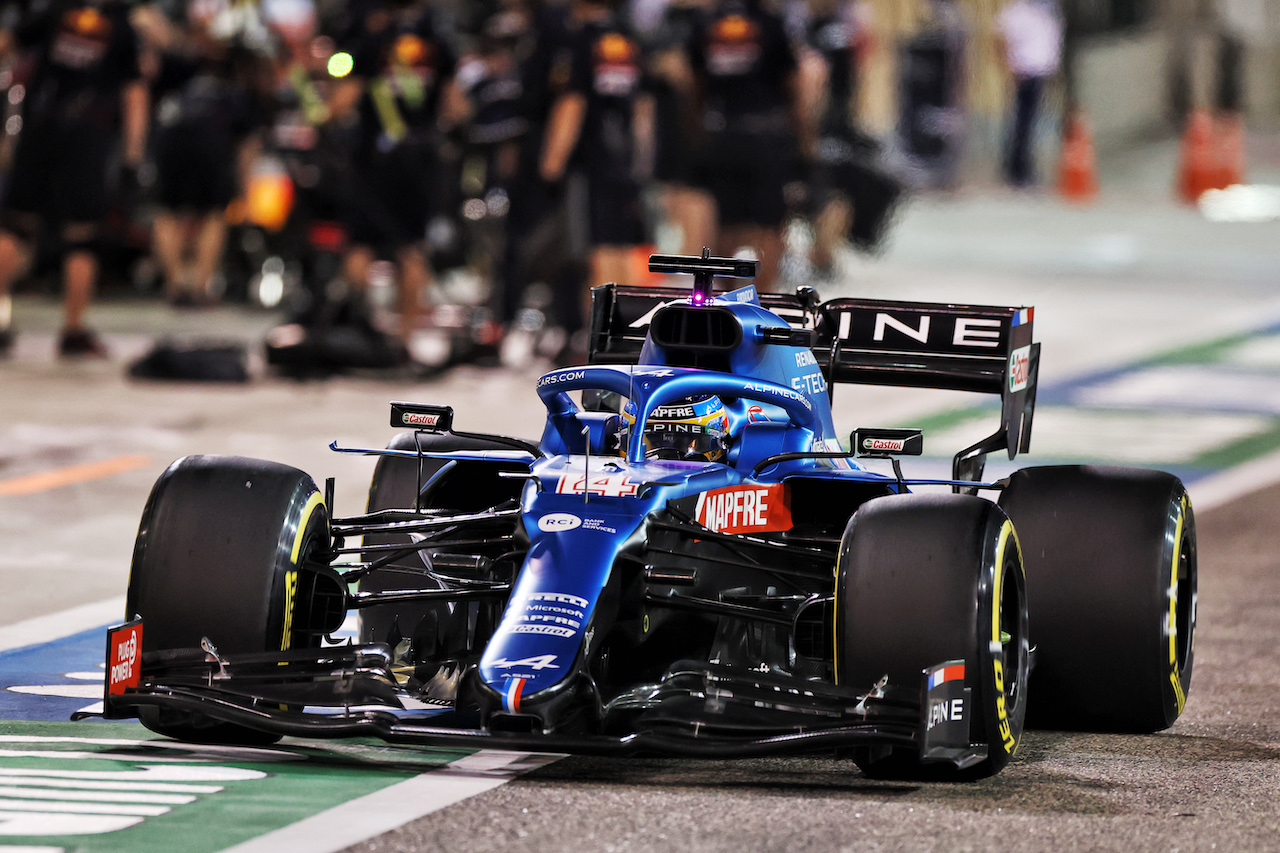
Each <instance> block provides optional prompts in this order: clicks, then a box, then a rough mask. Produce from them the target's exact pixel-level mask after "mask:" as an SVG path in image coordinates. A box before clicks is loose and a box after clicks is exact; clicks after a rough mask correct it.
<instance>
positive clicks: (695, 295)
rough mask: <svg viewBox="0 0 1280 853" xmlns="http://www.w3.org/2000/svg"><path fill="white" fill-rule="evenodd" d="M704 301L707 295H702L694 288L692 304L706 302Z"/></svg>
mask: <svg viewBox="0 0 1280 853" xmlns="http://www.w3.org/2000/svg"><path fill="white" fill-rule="evenodd" d="M706 301H707V297H706V296H704V295H703V294H701V293H699V292H698V291H696V290H695V291H694V292H693V304H694V305H701V304H702V303H704V302H706Z"/></svg>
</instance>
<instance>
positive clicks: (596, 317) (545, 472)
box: [104, 252, 1196, 779]
mask: <svg viewBox="0 0 1280 853" xmlns="http://www.w3.org/2000/svg"><path fill="white" fill-rule="evenodd" d="M651 268H652V269H654V270H656V271H659V272H665V273H677V274H678V273H687V274H692V275H693V276H694V284H693V287H692V289H682V288H676V287H661V288H643V289H640V288H635V289H631V288H625V287H618V286H616V285H604V286H602V287H599V288H596V289H595V291H594V294H593V298H594V303H593V312H592V313H593V317H592V330H591V332H592V343H591V352H590V357H589V362H590V363H589V364H587V365H585V366H582V367H573V368H568V369H563V370H555V371H552V372H550V373H547V374H546V375H544V376H542V377H541V378H540V379H539V380H538V382H537V388H536V392H537V394H538V396H539V397H540V398H541V401H542V402H543V403H544V404H545V405H546V409H547V418H546V426H545V429H544V431H543V433H542V437H541V439H540V440H539V441H537V442H536V443H534V442H526V441H522V440H519V439H514V438H508V437H503V436H497V435H483V434H475V433H470V432H461V431H458V430H455V429H454V428H453V420H454V418H453V410H452V409H450V408H448V407H445V406H439V405H426V404H417V403H392V404H391V423H392V425H393V426H396V427H400V428H408V430H407V431H404V432H401V433H400V434H399V435H398V436H397V437H396V438H395V439H394V440H392V442H391V443H390V445H389V447H387V448H386V449H371V450H361V449H357V448H338V447H336V446H335V447H334V449H335V450H339V451H341V452H357V453H366V454H374V455H376V456H378V457H379V458H378V460H377V462H376V468H375V471H374V474H373V481H372V485H371V488H370V491H369V499H368V507H367V511H366V512H365V513H363V514H361V515H355V516H350V517H344V518H337V517H331V516H330V513H329V507H330V506H331V505H332V494H333V483H332V481H331V480H330V481H328V482H327V484H326V487H325V489H323V490H322V489H320V488H318V487H317V485H316V484H315V483H314V482H313V480H312V478H311V477H309V476H308V475H307V474H305V473H303V472H302V471H299V470H296V469H293V468H289V467H285V466H283V465H279V464H275V463H271V462H264V461H258V460H251V459H243V458H237V457H225V456H192V457H187V458H184V459H180V460H178V461H177V462H175V463H173V465H172V466H171V467H170V468H169V469H168V470H167V471H165V472H164V474H163V475H162V476H161V477H160V479H159V481H158V482H157V483H156V485H155V487H154V489H153V491H152V493H151V496H150V498H149V500H148V502H147V505H146V508H145V511H144V513H143V517H142V521H141V526H140V528H139V531H138V538H137V544H136V549H135V551H134V556H133V567H132V576H131V578H130V582H129V590H128V612H127V614H126V618H127V619H128V621H127V622H126V623H124V624H122V625H120V626H117V627H115V628H112V629H111V630H110V632H109V639H108V647H107V654H108V661H107V667H108V674H109V678H108V684H107V690H106V702H105V711H104V715H105V716H106V717H108V718H128V717H138V718H140V719H141V720H142V722H143V723H144V724H145V725H146V726H147V727H149V728H150V729H152V730H154V731H156V732H159V733H162V734H165V735H171V736H173V737H176V738H180V739H187V740H196V741H214V742H219V741H221V742H254V741H258V742H262V741H270V740H273V739H275V738H278V737H280V736H283V735H301V736H318V737H346V736H355V735H373V736H377V737H381V738H384V739H385V740H387V741H390V742H394V743H402V744H421V745H454V746H457V745H463V746H478V747H486V746H487V747H501V748H504V749H525V750H537V751H544V752H576V753H593V754H635V753H646V754H655V753H656V754H672V755H682V756H754V755H761V754H767V753H794V752H801V751H831V750H837V751H839V753H840V754H843V755H847V756H850V757H851V758H852V760H853V761H854V762H856V763H857V766H858V767H860V768H861V769H862V770H863V771H864V772H866V773H868V774H871V775H875V776H891V777H911V778H939V779H962V778H976V777H981V776H986V775H990V774H993V773H996V772H998V771H999V770H1000V769H1001V768H1002V767H1004V766H1005V765H1006V764H1007V763H1008V762H1009V760H1010V759H1011V758H1012V757H1013V755H1014V754H1015V752H1016V751H1017V748H1018V743H1019V739H1020V737H1021V735H1022V732H1023V729H1024V726H1025V725H1027V724H1028V722H1029V721H1030V722H1031V723H1034V724H1037V725H1041V726H1046V727H1058V728H1069V729H1086V730H1106V731H1133V732H1151V731H1155V730H1159V729H1163V728H1165V727H1168V726H1170V725H1172V723H1173V722H1174V721H1175V720H1176V719H1177V717H1178V715H1179V713H1181V711H1182V709H1183V705H1184V703H1185V701H1186V691H1187V685H1188V683H1189V680H1190V677H1191V668H1192V637H1193V633H1194V629H1195V610H1196V536H1195V522H1194V517H1193V515H1192V510H1191V505H1190V503H1189V501H1188V498H1187V493H1186V491H1185V489H1184V488H1183V486H1182V484H1181V483H1180V482H1179V481H1178V479H1177V478H1175V477H1173V476H1171V475H1169V474H1165V473H1160V472H1155V471H1147V470H1133V469H1120V468H1092V467H1078V466H1060V467H1040V468H1028V469H1022V470H1018V471H1016V472H1015V473H1014V474H1012V475H1011V476H1009V477H1008V478H1006V479H1003V480H1001V481H1000V482H984V481H983V480H982V475H983V471H984V463H985V460H986V457H987V455H988V454H989V453H992V452H995V451H999V450H1004V451H1007V452H1008V455H1009V458H1010V459H1012V458H1013V457H1014V456H1015V454H1016V453H1018V452H1025V451H1026V450H1027V449H1028V446H1029V442H1030V436H1031V425H1032V413H1033V409H1034V402H1035V389H1036V377H1037V371H1038V366H1039V345H1038V344H1037V343H1035V342H1033V340H1032V321H1033V312H1032V309H1030V308H998V307H984V306H973V305H945V304H926V303H915V302H893V301H868V300H859V299H836V300H832V301H828V302H825V303H820V302H819V301H818V299H817V298H816V295H815V294H814V293H813V292H812V291H811V290H806V289H801V290H800V291H799V292H798V293H797V294H795V295H761V294H758V293H757V292H756V291H755V289H754V288H753V287H751V286H746V287H742V288H740V289H737V290H732V291H729V292H717V291H716V290H715V289H714V286H713V279H714V278H715V277H722V278H728V277H739V278H743V277H750V276H752V275H754V272H755V264H754V262H751V261H740V260H734V259H728V258H713V257H707V256H706V253H705V252H704V256H703V257H701V258H697V257H678V256H654V257H653V258H652V259H651ZM849 382H852V383H871V384H890V385H901V386H914V387H921V388H952V389H963V390H967V391H973V392H985V393H990V394H993V395H998V396H999V398H1000V400H1001V408H1000V411H1001V423H1000V426H999V428H998V429H997V430H996V431H995V432H994V433H993V434H992V435H990V436H989V437H988V438H986V439H984V440H983V441H980V442H978V443H976V444H974V445H973V446H971V447H968V448H965V449H963V450H961V451H960V452H959V453H958V454H956V456H955V458H954V462H953V466H952V472H951V477H950V478H949V479H918V478H917V479H913V478H909V477H907V476H905V475H904V473H903V470H902V462H901V459H900V457H902V456H911V455H913V454H920V453H921V450H922V442H923V436H922V433H921V432H920V431H919V430H911V429H900V428H898V429H890V428H879V427H877V428H860V429H855V430H853V431H852V435H851V439H850V443H849V444H848V445H845V444H844V443H843V442H842V441H841V435H840V434H839V433H838V432H837V431H836V427H835V425H834V423H833V422H832V414H831V395H832V393H833V388H834V387H835V384H836V383H849ZM866 458H872V459H878V460H880V461H877V462H875V463H874V464H872V463H867V462H865V461H860V460H865V459H866ZM873 469H880V470H873ZM924 486H934V487H936V488H933V489H921V488H917V487H924ZM948 487H949V488H948ZM913 489H916V490H915V491H913ZM981 495H991V496H994V498H995V499H994V500H992V499H988V498H987V497H983V496H981ZM357 540H359V541H357ZM353 612H354V613H356V614H358V615H359V619H358V625H359V628H358V636H348V637H347V638H345V639H343V638H342V637H335V636H334V635H335V633H336V632H338V629H339V628H340V626H342V625H343V624H344V621H345V620H346V618H347V616H348V615H349V614H352V613H353ZM1033 668H1034V676H1033V675H1032V670H1033Z"/></svg>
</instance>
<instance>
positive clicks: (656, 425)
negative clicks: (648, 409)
mask: <svg viewBox="0 0 1280 853" xmlns="http://www.w3.org/2000/svg"><path fill="white" fill-rule="evenodd" d="M622 416H623V418H624V419H625V420H626V424H625V425H624V427H623V433H622V446H623V447H626V443H627V437H628V436H629V435H630V432H631V429H632V427H634V426H635V423H636V404H635V403H633V402H631V401H630V400H628V401H627V404H626V406H624V407H623V410H622ZM728 438H729V415H728V413H727V412H726V411H725V408H724V403H723V402H721V400H720V398H719V397H717V396H715V395H714V394H708V395H706V396H701V397H686V398H684V399H682V400H676V401H674V402H671V403H668V404H666V405H665V406H659V407H658V408H656V409H654V410H653V414H652V415H650V417H649V422H648V424H647V425H646V427H645V432H644V452H645V456H646V457H649V456H656V457H658V458H659V459H685V460H690V461H703V462H714V461H716V460H717V459H720V458H722V457H723V456H724V454H725V450H726V445H727V443H728Z"/></svg>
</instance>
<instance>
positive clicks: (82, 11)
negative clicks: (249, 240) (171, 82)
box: [0, 0, 148, 357]
mask: <svg viewBox="0 0 1280 853" xmlns="http://www.w3.org/2000/svg"><path fill="white" fill-rule="evenodd" d="M2 39H3V44H0V51H4V52H7V50H9V49H11V48H12V47H13V45H14V43H15V42H16V44H17V46H18V47H19V48H27V49H31V50H32V52H33V54H34V62H35V67H34V69H33V71H32V75H31V78H30V83H29V84H28V86H27V88H26V97H25V98H24V100H23V110H22V132H21V135H20V138H19V140H18V145H17V149H16V151H15V152H14V163H13V168H12V169H11V170H10V172H9V180H8V183H7V185H6V186H5V191H4V201H3V210H2V211H0V352H2V351H6V350H7V349H8V347H9V345H10V344H11V342H12V338H13V333H12V331H11V329H10V323H9V313H10V311H9V289H10V287H11V285H12V284H13V281H14V280H15V279H16V278H17V277H18V275H19V274H20V273H21V272H23V270H24V269H25V267H26V266H27V264H28V262H29V261H30V259H31V253H32V250H33V248H34V246H35V243H36V240H37V238H38V237H39V236H40V231H41V228H42V227H47V228H55V227H56V228H58V229H59V233H58V235H57V236H58V237H59V238H60V240H61V242H60V245H59V251H60V255H61V258H62V278H63V286H64V288H65V296H64V298H63V326H62V332H61V335H60V336H59V339H58V353H59V355H61V356H64V357H75V356H97V357H102V356H105V355H106V349H105V347H104V346H103V344H102V342H101V341H100V340H99V339H98V336H97V335H96V334H95V333H94V332H93V331H92V330H91V329H89V328H88V327H87V326H85V325H84V314H85V310H86V308H87V307H88V305H89V301H90V299H92V297H93V292H94V288H95V287H96V285H97V280H98V255H97V251H96V247H95V244H94V241H95V238H96V237H97V235H98V228H99V223H100V221H101V220H102V218H103V217H104V216H105V215H106V213H107V210H108V208H109V205H110V203H111V198H110V194H109V181H108V169H109V168H110V166H111V154H112V150H113V146H114V144H115V141H116V138H117V135H119V134H121V133H122V132H123V150H122V160H123V164H124V166H125V167H126V168H128V169H136V168H137V167H138V166H139V165H140V164H141V163H142V158H143V155H144V153H145V146H146V132H147V120H148V96H147V87H146V83H145V81H144V80H143V79H142V72H141V68H140V65H139V47H138V38H137V34H136V33H135V31H134V28H133V26H132V25H131V24H130V22H129V15H128V8H127V7H126V5H125V4H124V3H122V2H116V0H103V2H90V3H84V2H74V0H64V2H54V3H51V4H50V5H48V6H45V7H42V8H41V9H40V11H38V12H35V13H33V14H31V15H29V16H28V17H27V18H26V19H24V20H23V21H22V22H21V23H20V24H19V25H18V26H17V28H16V29H15V30H14V31H13V32H6V33H4V34H3V35H2Z"/></svg>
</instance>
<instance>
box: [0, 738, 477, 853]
mask: <svg viewBox="0 0 1280 853" xmlns="http://www.w3.org/2000/svg"><path fill="white" fill-rule="evenodd" d="M54 739H66V740H61V741H59V740H54ZM114 739H120V740H123V741H124V743H112V742H111V741H112V740H114ZM471 753H472V751H471V750H439V749H406V748H396V747H391V746H388V745H387V744H385V743H383V742H381V741H375V740H366V739H350V740H341V741H327V742H323V744H322V745H320V746H317V745H315V742H313V741H301V740H295V739H286V740H285V741H282V742H281V743H280V744H278V745H276V746H273V747H268V748H264V749H252V750H244V749H238V748H229V749H221V748H217V747H200V746H192V745H189V744H182V743H178V742H176V741H171V740H167V739H163V738H159V737H157V736H155V735H152V734H151V733H150V732H148V731H147V730H146V729H144V728H142V727H141V726H140V725H137V724H135V723H116V722H102V723H94V724H85V723H74V724H73V723H43V722H4V723H0V775H6V774H8V776H10V777H12V778H14V779H18V780H19V783H17V785H18V787H17V790H18V791H19V792H20V793H19V794H17V795H15V794H13V793H12V790H13V789H14V783H9V784H8V786H7V787H8V788H9V789H10V791H11V793H10V794H9V795H7V796H0V850H3V846H7V845H30V846H44V847H61V848H63V849H64V850H66V851H68V853H73V851H74V853H115V851H120V853H134V851H137V853H148V852H149V851H157V853H159V851H165V852H166V853H167V852H168V851H172V850H174V849H181V850H183V851H184V853H214V851H218V850H222V849H225V848H227V847H230V846H232V845H235V844H239V843H241V842H245V841H249V840H251V839H253V838H257V837H258V836H261V835H263V834H265V833H268V832H272V831H274V830H277V829H280V828H282V827H285V826H288V825H290V824H293V823H295V822H297V821H299V820H302V819H304V818H307V817H310V816H312V815H315V814H318V813H320V812H323V811H325V810H327V809H330V808H333V807H335V806H339V805H342V804H343V803H346V802H348V801H350V800H354V799H356V798H358V797H361V796H365V795H367V794H371V793H374V792H377V791H380V790H382V789H384V788H387V787H389V786H391V785H394V784H396V783H399V782H402V781H404V780H406V779H409V778H411V777H414V776H417V775H418V774H420V773H424V772H427V771H430V770H434V769H438V768H440V767H443V766H444V765H446V764H448V763H449V762H451V761H455V760H457V759H459V758H462V757H464V756H466V755H470V754H471ZM148 768H161V770H159V771H156V770H149V769H148ZM175 768H176V769H175ZM156 772H160V773H165V774H169V775H170V776H172V775H173V774H175V773H176V774H179V776H181V774H183V773H189V774H190V775H191V779H190V784H196V783H198V785H199V786H200V789H201V792H200V793H198V794H196V795H195V796H194V799H192V800H191V801H190V802H178V803H174V802H172V801H171V800H162V803H161V804H160V805H156V804H154V803H152V802H150V801H148V800H147V798H148V797H152V798H154V795H153V794H151V793H149V792H148V791H147V790H146V786H145V785H139V786H138V790H132V789H130V782H129V779H130V777H134V778H136V777H139V776H145V775H146V774H148V773H156ZM219 773H221V774H223V775H224V776H226V775H228V774H230V775H231V776H232V778H229V779H226V778H224V779H219V778H218V774H219ZM59 774H62V775H59ZM122 774H123V775H122ZM202 774H203V775H202ZM206 777H213V778H212V779H209V778H206ZM50 779H53V780H54V781H53V782H52V783H51V782H49V781H48V780H50ZM118 779H119V780H124V781H121V782H114V781H110V780H118ZM40 780H44V781H40ZM78 780H87V781H78ZM90 783H92V784H90ZM104 783H105V784H107V785H115V786H118V788H120V789H122V790H113V792H112V794H111V795H110V796H102V795H100V794H99V793H98V791H99V790H100V789H101V786H102V785H103V784H104ZM50 784H56V785H57V786H59V787H41V786H47V785H50ZM166 784H167V785H170V786H173V787H176V788H178V789H179V790H183V787H182V786H183V785H185V784H188V783H187V782H186V781H183V780H182V779H179V780H178V781H173V782H167V783H166ZM77 785H83V790H79V789H77V788H76V786H77ZM209 786H216V787H220V788H221V790H218V791H216V792H208V789H209ZM193 790H194V789H193ZM32 792H35V793H32ZM50 792H52V793H50ZM130 796H137V797H138V798H139V799H140V800H141V801H142V802H141V804H139V803H129V802H125V803H124V804H123V806H121V805H120V803H119V798H122V797H123V798H127V797H130ZM60 797H64V798H65V801H62V802H60V801H59V798H60ZM95 797H101V799H102V800H103V801H102V802H95V801H94V800H95ZM113 798H115V799H113ZM178 799H179V800H181V799H187V797H183V796H179V798H178ZM166 806H167V808H166ZM46 808H47V809H48V810H49V811H48V813H47V814H46V815H44V816H43V817H42V816H41V814H40V812H41V811H42V810H43V809H46ZM59 809H66V810H72V811H73V812H82V811H83V810H85V809H88V810H97V812H98V814H99V815H106V816H107V818H108V819H114V820H116V821H117V822H119V821H128V820H130V819H131V818H130V816H129V813H130V812H131V811H132V812H133V816H135V817H136V816H137V813H138V812H139V811H142V812H148V810H149V813H146V814H145V815H144V816H143V817H142V819H141V821H139V822H135V823H134V824H133V825H131V826H128V827H126V828H121V829H117V830H115V831H106V832H100V833H96V834H61V835H59V834H57V833H58V832H59V831H62V832H64V833H65V830H66V827H67V826H68V825H72V824H74V823H75V822H76V821H80V822H81V823H91V822H92V821H93V820H95V818H92V817H90V818H82V817H76V818H75V819H74V820H71V819H69V818H68V816H67V815H65V814H64V815H61V816H60V815H59V814H58V810H59ZM113 809H114V810H115V811H116V812H124V813H125V815H126V816H125V817H120V816H119V815H118V814H117V815H116V816H115V817H114V818H112V817H111V816H112V811H113ZM162 809H163V813H159V814H157V813H155V812H157V811H159V810H162ZM33 814H34V816H33ZM14 815H17V816H18V817H19V818H21V819H22V820H24V821H25V823H22V824H21V825H22V826H25V827H26V828H27V829H28V830H30V829H32V827H33V824H37V825H38V826H37V827H36V828H38V829H39V833H38V834H26V835H15V834H8V833H7V832H6V831H5V830H6V826H7V825H9V826H15V825H17V824H15V823H14V822H13V820H12V818H13V816H14ZM46 827H47V830H46Z"/></svg>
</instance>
